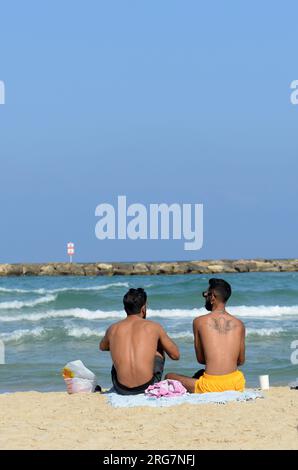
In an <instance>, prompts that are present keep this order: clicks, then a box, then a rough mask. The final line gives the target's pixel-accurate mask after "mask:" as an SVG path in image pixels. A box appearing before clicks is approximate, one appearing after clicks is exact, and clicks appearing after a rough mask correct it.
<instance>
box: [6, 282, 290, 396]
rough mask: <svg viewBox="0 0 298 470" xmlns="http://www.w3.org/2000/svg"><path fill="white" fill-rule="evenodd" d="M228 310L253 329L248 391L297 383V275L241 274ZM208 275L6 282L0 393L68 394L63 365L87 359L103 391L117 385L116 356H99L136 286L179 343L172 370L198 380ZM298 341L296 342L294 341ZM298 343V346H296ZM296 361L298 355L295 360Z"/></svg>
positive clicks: (248, 357)
mask: <svg viewBox="0 0 298 470" xmlns="http://www.w3.org/2000/svg"><path fill="white" fill-rule="evenodd" d="M209 277H223V278H224V279H225V280H227V281H228V282H229V283H230V284H231V286H232V290H233V293H232V296H231V298H230V300H229V302H228V305H227V310H228V311H229V312H230V313H231V314H232V315H235V316H236V317H238V318H240V319H241V320H242V321H243V322H244V324H245V326H246V363H245V365H244V366H242V368H241V369H242V370H243V372H244V373H245V375H246V380H247V386H249V387H257V386H258V384H259V380H258V377H259V375H263V374H269V377H270V384H271V385H287V384H288V383H289V382H290V381H292V380H295V379H296V378H297V377H298V365H297V364H295V362H297V361H295V360H294V361H293V356H295V354H294V353H295V347H296V348H298V273H237V274H222V275H214V276H209ZM209 277H208V276H206V275H194V274H192V275H191V274H190V275H188V274H185V275H174V276H164V275H161V276H113V277H106V276H104V277H72V276H59V277H7V278H0V349H1V348H2V352H3V349H4V356H5V357H4V358H2V359H4V362H5V363H4V364H0V393H5V392H16V391H26V390H37V391H41V392H44V391H59V390H60V391H63V390H65V384H64V381H63V378H62V375H61V370H62V368H63V366H64V365H65V364H66V363H67V362H69V361H74V360H77V359H80V360H81V361H83V363H84V364H85V366H86V367H88V368H89V369H90V370H92V371H93V372H94V373H95V375H96V378H97V382H98V384H100V385H101V386H102V387H106V388H108V387H110V386H111V379H110V369H111V365H112V363H111V359H110V354H109V352H102V351H99V341H100V339H101V338H102V337H103V335H104V333H105V330H106V329H107V327H108V326H109V325H110V324H111V323H113V322H116V321H119V320H121V319H123V318H125V316H126V314H125V312H124V311H123V303H122V299H123V296H124V294H125V293H126V292H127V290H128V288H129V287H143V288H144V289H145V290H146V292H147V294H148V312H147V318H148V319H151V320H154V321H156V322H159V323H160V324H161V325H162V326H163V327H164V328H165V330H166V331H167V333H168V334H169V336H170V337H171V338H172V339H173V340H174V341H175V342H176V343H177V345H178V346H179V348H180V352H181V359H180V360H179V361H171V359H169V358H167V360H166V366H165V373H166V372H181V373H182V374H186V375H193V374H194V372H195V371H197V370H198V369H200V368H201V367H200V365H199V364H198V363H197V362H196V358H195V353H194V346H193V334H192V321H193V319H194V318H195V317H196V316H198V315H203V314H205V313H207V312H206V310H205V309H204V298H203V297H202V292H203V291H204V290H205V289H206V288H207V287H208V279H209ZM295 341H296V343H295ZM295 344H296V346H295ZM296 357H297V354H296Z"/></svg>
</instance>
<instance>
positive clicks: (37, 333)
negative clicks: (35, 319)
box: [0, 327, 46, 343]
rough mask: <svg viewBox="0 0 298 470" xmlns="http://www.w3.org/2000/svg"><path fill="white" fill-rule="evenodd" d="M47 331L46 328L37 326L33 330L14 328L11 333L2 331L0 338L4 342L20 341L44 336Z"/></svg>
mask: <svg viewBox="0 0 298 470" xmlns="http://www.w3.org/2000/svg"><path fill="white" fill-rule="evenodd" d="M45 333H46V330H45V328H42V327H37V328H33V329H32V330H29V329H23V330H14V331H12V332H10V333H1V334H0V339H1V340H2V341H4V343H11V342H19V341H20V340H24V339H32V338H38V337H41V336H43V335H44V334H45Z"/></svg>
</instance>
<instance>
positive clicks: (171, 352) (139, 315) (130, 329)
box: [99, 288, 180, 395]
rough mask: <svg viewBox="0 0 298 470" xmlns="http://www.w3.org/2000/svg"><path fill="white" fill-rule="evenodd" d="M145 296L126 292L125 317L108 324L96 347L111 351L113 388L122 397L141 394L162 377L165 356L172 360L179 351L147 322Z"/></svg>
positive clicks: (155, 325)
mask: <svg viewBox="0 0 298 470" xmlns="http://www.w3.org/2000/svg"><path fill="white" fill-rule="evenodd" d="M146 303H147V294H146V292H145V291H144V289H141V288H140V289H129V291H128V292H127V293H126V294H125V296H124V298H123V304H124V310H125V312H126V314H127V317H126V318H125V319H124V320H121V321H119V322H117V323H114V324H113V325H111V326H110V327H109V328H108V329H107V331H106V333H105V336H104V338H103V339H102V341H101V342H100V345H99V348H100V349H101V350H102V351H110V353H111V356H112V360H113V367H112V371H111V375H112V382H113V385H114V389H115V391H116V392H117V393H119V394H121V395H135V394H138V393H143V392H144V391H145V390H146V388H147V387H148V386H149V385H152V384H154V383H156V382H159V381H160V380H161V378H162V373H163V368H164V362H165V354H164V353H167V354H168V356H169V357H170V358H171V359H173V360H178V359H179V357H180V353H179V349H178V347H177V346H176V344H175V343H174V342H173V341H172V340H171V339H170V338H169V336H168V335H167V334H166V332H165V330H164V329H163V328H162V326H161V325H159V323H156V322H154V321H150V320H146V308H147V304H146Z"/></svg>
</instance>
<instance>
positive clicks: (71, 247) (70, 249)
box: [67, 242, 75, 263]
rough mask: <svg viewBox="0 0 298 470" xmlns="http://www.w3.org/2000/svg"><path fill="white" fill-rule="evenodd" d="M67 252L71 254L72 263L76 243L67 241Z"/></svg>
mask: <svg viewBox="0 0 298 470" xmlns="http://www.w3.org/2000/svg"><path fill="white" fill-rule="evenodd" d="M67 254H68V256H69V261H70V263H72V257H73V255H74V254H75V248H74V243H72V242H69V243H67Z"/></svg>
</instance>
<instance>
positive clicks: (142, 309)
mask: <svg viewBox="0 0 298 470" xmlns="http://www.w3.org/2000/svg"><path fill="white" fill-rule="evenodd" d="M146 302H147V294H146V292H145V291H144V289H142V288H141V287H139V289H129V291H128V292H126V294H125V296H124V297H123V304H124V310H125V311H126V313H127V315H140V314H141V316H142V317H143V318H146Z"/></svg>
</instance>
